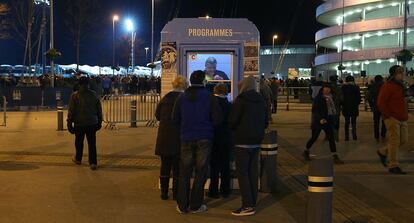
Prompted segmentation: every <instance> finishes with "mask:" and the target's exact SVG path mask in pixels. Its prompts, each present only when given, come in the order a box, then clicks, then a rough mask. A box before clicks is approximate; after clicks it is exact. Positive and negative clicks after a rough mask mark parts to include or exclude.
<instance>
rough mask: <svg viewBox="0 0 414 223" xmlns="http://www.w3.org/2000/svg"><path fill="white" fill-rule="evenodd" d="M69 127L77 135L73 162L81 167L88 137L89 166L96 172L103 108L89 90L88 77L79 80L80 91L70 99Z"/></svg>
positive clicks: (93, 93)
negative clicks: (98, 133) (98, 136)
mask: <svg viewBox="0 0 414 223" xmlns="http://www.w3.org/2000/svg"><path fill="white" fill-rule="evenodd" d="M67 125H68V130H69V132H70V133H71V134H75V146H76V155H75V157H74V158H73V159H72V161H73V162H74V163H75V164H77V165H81V163H82V155H83V141H84V139H85V135H86V139H87V140H88V149H89V165H90V168H91V169H92V170H96V168H97V158H96V132H97V131H98V130H100V129H101V127H102V107H101V102H100V100H99V98H98V97H97V96H96V94H95V92H94V91H92V90H90V89H89V80H88V78H87V77H81V78H80V79H79V90H78V91H76V92H74V93H73V94H72V96H71V98H70V102H69V110H68V118H67Z"/></svg>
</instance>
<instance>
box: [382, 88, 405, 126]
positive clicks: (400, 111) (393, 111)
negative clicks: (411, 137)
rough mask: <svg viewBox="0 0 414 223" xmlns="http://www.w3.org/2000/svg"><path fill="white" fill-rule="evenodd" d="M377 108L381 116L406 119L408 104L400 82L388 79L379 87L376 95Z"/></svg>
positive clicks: (400, 119)
mask: <svg viewBox="0 0 414 223" xmlns="http://www.w3.org/2000/svg"><path fill="white" fill-rule="evenodd" d="M377 105H378V109H379V110H380V112H381V114H382V117H383V118H384V119H387V118H391V117H392V118H395V119H397V120H398V121H401V122H403V121H407V120H408V104H407V102H406V100H405V88H404V86H403V84H402V83H398V82H396V81H393V80H390V81H387V82H385V84H384V85H383V86H382V87H381V90H380V93H379V95H378V103H377Z"/></svg>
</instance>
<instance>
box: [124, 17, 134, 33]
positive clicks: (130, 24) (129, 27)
mask: <svg viewBox="0 0 414 223" xmlns="http://www.w3.org/2000/svg"><path fill="white" fill-rule="evenodd" d="M125 25H126V29H127V30H128V31H129V32H131V31H134V23H133V22H132V20H131V19H127V20H126V21H125Z"/></svg>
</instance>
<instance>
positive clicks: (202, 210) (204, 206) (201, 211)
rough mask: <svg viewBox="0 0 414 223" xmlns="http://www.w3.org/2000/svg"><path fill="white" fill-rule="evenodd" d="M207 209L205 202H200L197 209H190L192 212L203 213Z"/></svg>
mask: <svg viewBox="0 0 414 223" xmlns="http://www.w3.org/2000/svg"><path fill="white" fill-rule="evenodd" d="M207 210H208V208H207V206H206V205H205V204H202V205H201V206H200V208H199V209H198V210H195V211H192V212H191V213H193V214H198V213H203V212H206V211H207Z"/></svg>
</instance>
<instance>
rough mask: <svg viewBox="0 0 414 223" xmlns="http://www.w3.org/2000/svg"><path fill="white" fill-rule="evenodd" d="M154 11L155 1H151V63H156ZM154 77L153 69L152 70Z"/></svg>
mask: <svg viewBox="0 0 414 223" xmlns="http://www.w3.org/2000/svg"><path fill="white" fill-rule="evenodd" d="M154 11H155V0H152V1H151V63H154ZM151 75H152V69H151Z"/></svg>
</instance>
